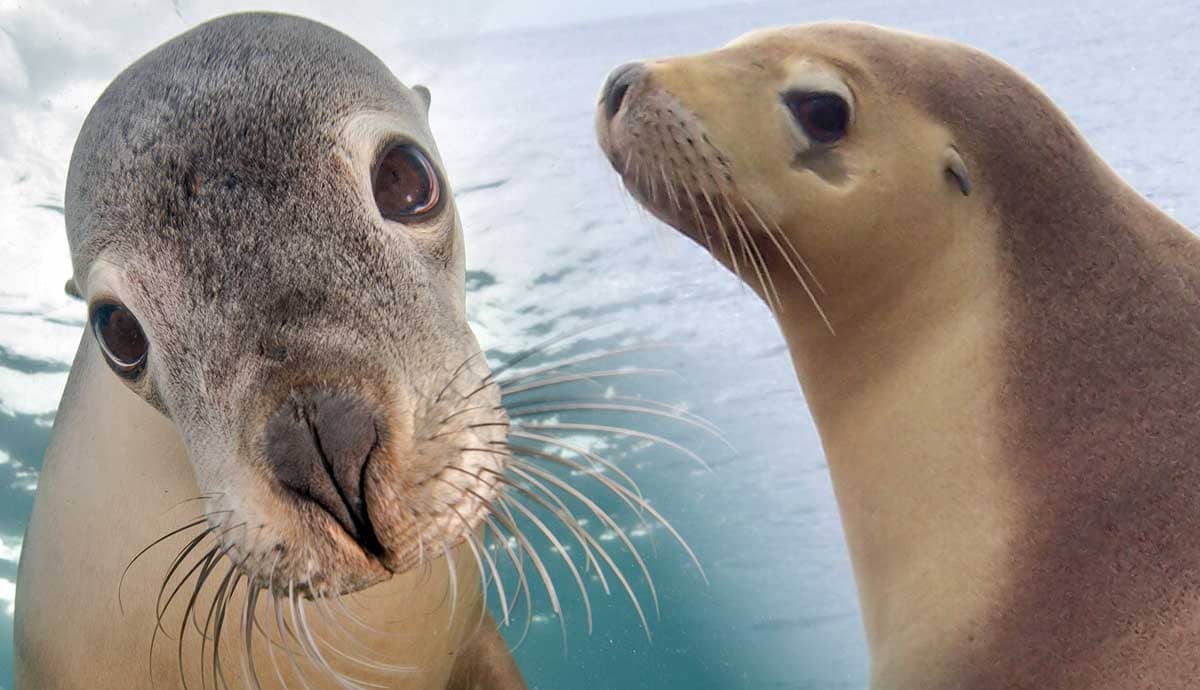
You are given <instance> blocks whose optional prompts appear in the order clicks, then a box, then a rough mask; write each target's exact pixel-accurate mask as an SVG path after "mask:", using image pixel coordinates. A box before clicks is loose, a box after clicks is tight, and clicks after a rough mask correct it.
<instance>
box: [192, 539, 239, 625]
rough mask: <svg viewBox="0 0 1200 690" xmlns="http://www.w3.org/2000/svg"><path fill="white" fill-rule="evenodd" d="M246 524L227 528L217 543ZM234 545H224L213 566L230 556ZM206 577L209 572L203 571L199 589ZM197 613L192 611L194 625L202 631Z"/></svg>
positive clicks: (198, 585) (197, 585)
mask: <svg viewBox="0 0 1200 690" xmlns="http://www.w3.org/2000/svg"><path fill="white" fill-rule="evenodd" d="M245 524H246V523H244V522H242V523H239V524H237V525H234V526H232V527H229V528H227V529H225V530H224V531H223V532H221V533H220V534H219V535H217V537H216V541H217V543H218V544H220V543H221V540H222V539H223V538H224V537H225V535H226V534H229V533H230V532H232V531H233V530H235V529H239V528H241V527H244V526H245ZM234 546H235V545H234V544H233V543H232V542H230V543H229V544H226V545H225V546H224V547H222V548H221V550H220V551H218V552H217V555H216V556H215V557H214V560H213V564H212V567H213V568H215V567H216V566H217V564H219V563H220V561H221V559H222V558H225V557H226V556H228V555H229V553H230V552H231V551H232V550H233V548H234ZM210 572H211V571H210ZM206 577H207V574H205V573H201V577H200V578H199V579H198V580H197V581H196V587H197V590H198V589H199V588H200V587H203V586H204V580H205V579H206ZM196 594H199V591H197V592H196ZM196 613H197V612H196V611H195V610H193V611H192V625H193V627H194V628H195V629H196V632H200V621H199V620H198V619H197V618H196Z"/></svg>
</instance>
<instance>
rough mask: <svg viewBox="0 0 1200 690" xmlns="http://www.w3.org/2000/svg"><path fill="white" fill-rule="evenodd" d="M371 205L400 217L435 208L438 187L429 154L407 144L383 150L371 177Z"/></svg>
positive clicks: (387, 215)
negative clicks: (373, 193) (372, 193)
mask: <svg viewBox="0 0 1200 690" xmlns="http://www.w3.org/2000/svg"><path fill="white" fill-rule="evenodd" d="M371 184H372V187H373V189H374V192H375V205H376V206H378V207H379V214H380V215H382V216H383V217H384V218H387V219H388V220H395V221H404V220H407V219H411V218H413V217H414V216H420V215H424V214H426V213H429V212H430V211H432V210H433V209H435V208H437V205H438V200H439V199H441V196H442V189H441V184H440V183H439V182H438V176H437V172H436V171H435V170H434V169H433V164H432V163H430V162H429V158H428V157H427V156H426V155H425V154H424V153H423V152H422V151H421V150H420V149H418V148H417V147H415V146H413V145H411V144H399V145H396V146H392V147H391V148H390V149H388V150H386V151H385V152H384V154H383V156H382V157H381V158H380V159H379V164H378V165H377V166H376V168H375V179H374V180H372V183H371Z"/></svg>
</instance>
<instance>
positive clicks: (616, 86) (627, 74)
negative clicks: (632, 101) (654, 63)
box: [600, 62, 646, 120]
mask: <svg viewBox="0 0 1200 690" xmlns="http://www.w3.org/2000/svg"><path fill="white" fill-rule="evenodd" d="M645 75H646V67H645V65H643V64H642V63H640V62H629V63H626V64H624V65H621V66H620V67H618V68H616V69H615V70H613V72H612V74H610V75H609V76H608V80H607V81H605V83H604V88H603V89H602V90H601V92H600V100H601V102H603V103H604V112H605V114H606V115H608V119H609V120H612V119H613V118H614V117H616V116H617V113H618V112H620V111H621V104H622V103H624V102H625V96H626V94H628V93H629V89H630V88H631V87H633V86H634V85H635V84H637V83H638V82H639V81H641V80H642V78H643V77H644V76H645Z"/></svg>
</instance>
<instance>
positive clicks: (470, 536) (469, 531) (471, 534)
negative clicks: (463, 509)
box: [443, 501, 506, 649]
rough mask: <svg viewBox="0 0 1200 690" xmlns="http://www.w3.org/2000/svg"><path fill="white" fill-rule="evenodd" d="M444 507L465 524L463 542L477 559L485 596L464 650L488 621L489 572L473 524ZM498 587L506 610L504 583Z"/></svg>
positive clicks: (451, 508)
mask: <svg viewBox="0 0 1200 690" xmlns="http://www.w3.org/2000/svg"><path fill="white" fill-rule="evenodd" d="M443 505H444V506H445V507H446V508H447V509H448V510H450V512H452V513H454V515H455V517H457V518H458V519H459V521H461V522H462V523H463V527H465V528H466V532H465V535H464V539H463V541H464V542H466V544H467V546H468V547H469V548H470V550H471V554H472V555H473V556H474V558H475V565H476V567H477V568H478V570H479V582H480V592H481V593H482V595H483V602H482V604H481V605H480V607H479V617H478V620H477V621H476V622H475V627H474V629H473V630H472V631H471V634H470V635H467V636H466V637H464V638H463V641H462V642H461V643H460V644H459V649H463V648H465V647H467V646H468V645H470V643H471V642H473V641H474V640H475V637H476V636H477V635H478V634H479V631H480V630H482V629H483V621H484V620H485V619H486V616H487V610H488V608H487V603H488V587H489V582H488V571H487V570H485V569H484V567H483V556H482V555H481V554H482V552H483V546H482V545H481V544H480V545H477V544H476V537H475V531H474V528H472V527H471V523H470V522H468V521H467V519H466V518H465V517H463V515H462V513H460V512H459V511H458V510H457V509H456V508H455V507H454V505H453V504H452V503H449V502H447V501H443ZM494 569H495V566H494V565H493V571H494ZM496 586H497V591H498V592H500V606H501V608H504V607H505V606H506V603H505V598H504V589H503V587H504V583H502V582H501V581H499V580H496Z"/></svg>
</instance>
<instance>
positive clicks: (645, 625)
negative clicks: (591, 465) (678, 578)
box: [514, 468, 658, 642]
mask: <svg viewBox="0 0 1200 690" xmlns="http://www.w3.org/2000/svg"><path fill="white" fill-rule="evenodd" d="M514 469H515V468H514ZM522 492H523V493H525V494H526V495H528V496H530V497H531V498H533V499H534V500H537V501H538V502H539V503H542V504H543V505H545V502H544V501H542V500H541V499H540V498H538V497H537V496H536V495H534V494H533V493H532V492H529V491H526V490H522ZM514 505H515V507H517V508H518V509H521V510H523V511H527V510H528V509H526V508H524V506H522V505H521V504H520V503H519V502H515V503H514ZM527 514H529V515H530V516H532V514H531V513H527ZM584 534H585V535H586V537H587V538H589V539H592V536H591V535H590V534H587V533H586V532H585V533H584ZM596 547H597V550H598V552H599V553H600V557H601V558H603V559H604V560H605V562H607V563H608V567H609V568H610V569H612V572H613V575H615V576H616V578H617V580H618V581H619V582H620V583H621V585H622V586H623V587H624V588H625V593H626V594H627V595H628V596H629V601H630V603H632V604H633V608H634V610H635V611H636V612H637V615H638V619H639V620H640V621H641V622H642V630H644V631H645V633H646V639H647V640H649V641H651V642H653V637H652V635H651V633H650V624H649V622H648V621H647V620H646V613H645V611H643V610H642V604H641V602H640V601H639V600H638V598H637V595H636V594H635V593H634V591H633V587H632V586H631V585H630V584H629V581H628V580H627V579H626V578H625V575H624V574H623V573H622V572H621V569H620V568H619V567H618V566H617V564H616V562H615V561H613V559H612V557H611V556H610V555H609V553H608V551H607V550H606V549H604V548H603V547H602V546H600V544H599V543H598V542H596ZM631 550H632V551H633V552H634V553H636V550H634V549H631ZM597 567H599V566H597ZM646 577H647V582H650V579H649V573H646ZM580 586H581V587H582V583H581V584H580ZM651 588H652V589H653V585H651ZM654 599H655V610H656V611H657V610H658V604H657V600H658V596H657V594H655V596H654ZM588 632H589V633H590V632H591V626H590V625H589V626H588Z"/></svg>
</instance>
